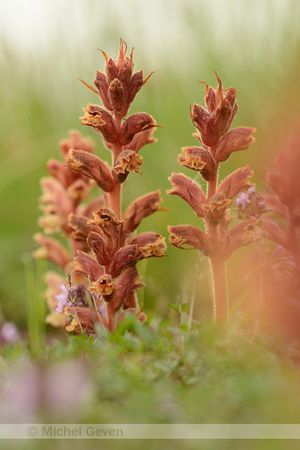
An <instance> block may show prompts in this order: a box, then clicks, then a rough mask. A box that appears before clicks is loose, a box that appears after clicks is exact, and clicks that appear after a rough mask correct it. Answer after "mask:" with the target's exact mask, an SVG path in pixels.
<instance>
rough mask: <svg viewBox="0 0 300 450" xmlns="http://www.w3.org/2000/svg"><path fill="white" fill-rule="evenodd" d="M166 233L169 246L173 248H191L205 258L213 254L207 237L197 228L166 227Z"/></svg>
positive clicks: (189, 226)
mask: <svg viewBox="0 0 300 450" xmlns="http://www.w3.org/2000/svg"><path fill="white" fill-rule="evenodd" d="M168 232H169V234H170V236H169V240H170V244H171V245H174V246H175V247H178V248H181V249H183V250H189V249H190V248H191V247H192V248H194V249H195V250H199V251H200V252H202V253H203V254H204V255H206V256H210V255H211V254H212V252H213V246H212V243H211V242H210V239H209V237H208V235H207V234H206V233H205V232H204V231H202V230H200V229H199V228H196V227H193V226H192V225H175V226H168ZM185 246H189V247H185Z"/></svg>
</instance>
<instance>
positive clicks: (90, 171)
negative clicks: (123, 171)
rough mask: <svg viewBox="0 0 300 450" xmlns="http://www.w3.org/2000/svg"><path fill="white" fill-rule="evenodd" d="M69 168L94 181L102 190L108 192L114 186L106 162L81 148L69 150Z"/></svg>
mask: <svg viewBox="0 0 300 450" xmlns="http://www.w3.org/2000/svg"><path fill="white" fill-rule="evenodd" d="M69 155H70V159H71V162H70V165H69V166H68V167H70V169H72V170H74V171H75V172H77V173H80V174H82V175H85V176H86V177H89V178H92V179H93V180H95V181H96V183H97V185H98V186H99V188H100V189H102V190H103V191H106V192H109V191H111V190H112V189H113V187H114V180H113V177H112V175H111V172H110V168H109V166H108V164H106V163H105V162H104V161H102V160H101V159H100V158H98V156H96V155H92V154H90V153H88V152H85V151H83V150H70V152H69Z"/></svg>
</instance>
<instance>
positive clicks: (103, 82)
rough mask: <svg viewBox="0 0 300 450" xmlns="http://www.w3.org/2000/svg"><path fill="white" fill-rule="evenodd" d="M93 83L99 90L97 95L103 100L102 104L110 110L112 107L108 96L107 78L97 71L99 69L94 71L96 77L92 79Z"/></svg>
mask: <svg viewBox="0 0 300 450" xmlns="http://www.w3.org/2000/svg"><path fill="white" fill-rule="evenodd" d="M94 85H95V86H96V88H97V89H98V91H99V95H100V97H101V100H102V102H103V106H104V107H105V108H106V109H108V110H109V111H112V110H113V109H112V107H111V104H110V101H109V98H108V82H107V78H106V76H105V74H104V73H102V72H99V70H97V71H96V78H95V79H94Z"/></svg>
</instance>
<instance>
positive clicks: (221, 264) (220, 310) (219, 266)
mask: <svg viewBox="0 0 300 450" xmlns="http://www.w3.org/2000/svg"><path fill="white" fill-rule="evenodd" d="M217 182H218V166H217V169H216V175H215V177H214V178H213V179H212V180H210V181H209V182H208V185H207V200H209V199H210V198H211V197H213V196H214V194H215V193H216V189H217ZM205 226H206V232H207V234H208V236H209V237H210V240H211V242H212V243H213V246H214V249H215V250H214V254H213V255H212V256H211V258H210V262H211V270H212V278H213V293H214V299H213V301H214V318H215V321H226V320H227V303H228V301H227V280H226V265H225V260H224V258H222V257H221V256H220V255H218V252H219V249H220V247H219V236H218V231H219V230H218V228H219V227H220V225H219V224H218V225H215V224H214V223H212V222H211V221H210V220H209V219H206V220H205Z"/></svg>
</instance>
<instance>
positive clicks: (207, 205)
mask: <svg viewBox="0 0 300 450" xmlns="http://www.w3.org/2000/svg"><path fill="white" fill-rule="evenodd" d="M215 75H216V77H217V81H218V87H217V88H216V89H213V88H212V87H210V86H208V85H207V84H206V83H205V86H206V89H205V101H206V108H204V107H202V106H200V105H197V104H194V105H193V107H192V108H191V110H190V115H191V119H192V122H193V124H194V126H195V127H196V129H197V132H196V133H195V134H194V136H195V137H196V138H197V139H198V141H199V142H200V146H192V147H183V148H182V153H181V154H180V155H179V156H178V161H179V163H180V164H181V165H182V166H184V167H188V168H189V169H192V170H194V171H197V172H198V173H199V174H200V176H201V177H202V178H203V179H204V180H205V181H206V183H207V190H206V193H204V192H203V190H202V188H201V186H200V184H198V183H197V182H194V181H193V180H191V179H190V178H189V177H187V176H186V175H184V174H182V173H173V174H172V176H171V177H170V178H169V180H170V181H171V184H172V185H173V187H172V189H170V190H169V191H168V194H171V195H179V196H180V197H181V198H182V199H183V200H185V201H186V202H187V203H188V204H189V205H190V206H191V207H192V208H193V210H194V211H195V213H196V215H197V216H198V217H200V218H202V219H204V222H205V231H203V230H202V229H200V228H197V227H195V226H192V225H176V226H169V227H168V230H169V233H170V236H169V238H170V243H171V244H172V245H174V246H176V247H178V248H180V249H189V248H194V249H196V250H198V251H200V252H202V253H203V254H204V255H206V256H208V257H209V258H210V262H211V270H212V275H213V287H214V315H215V319H216V320H226V318H227V313H228V312H227V309H228V300H227V295H228V294H227V282H226V266H225V263H226V260H227V259H228V258H229V257H230V255H231V254H232V252H233V251H234V250H235V249H237V248H238V247H240V246H242V245H246V244H249V243H251V242H253V241H255V240H257V236H256V233H255V223H256V218H255V217H253V218H250V219H246V220H243V221H241V222H240V223H237V224H236V225H233V226H232V225H231V222H232V220H233V217H232V216H231V214H230V208H231V206H232V204H233V199H234V197H235V196H236V195H238V194H240V193H241V192H243V191H245V190H247V189H248V188H250V187H251V186H253V184H252V183H250V181H249V180H248V178H250V177H252V175H253V172H252V170H251V169H250V167H249V166H248V165H246V166H245V167H241V168H239V169H237V170H236V171H235V172H233V173H231V174H230V175H228V176H227V177H226V178H225V179H224V180H223V181H221V182H219V178H218V168H219V164H220V163H222V162H224V161H226V160H227V159H228V158H229V157H230V155H231V154H232V153H233V152H236V151H239V150H246V149H247V148H248V146H249V144H251V143H252V142H254V138H253V133H254V132H255V129H254V128H248V127H238V128H234V129H232V130H230V131H229V128H230V126H231V123H232V121H233V119H234V116H235V114H236V112H237V108H238V105H237V103H236V96H237V95H236V91H235V89H233V88H228V89H223V87H222V83H221V80H220V78H219V77H218V75H217V74H216V72H215Z"/></svg>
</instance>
